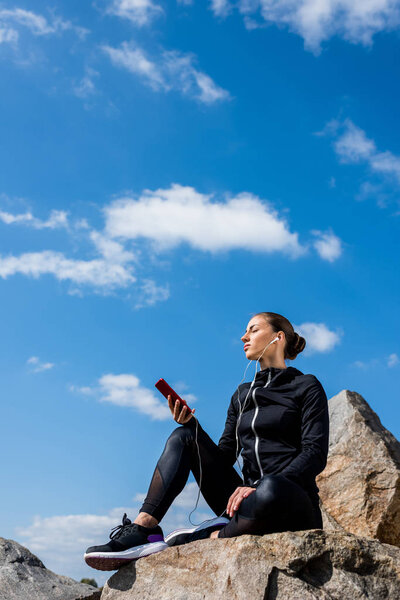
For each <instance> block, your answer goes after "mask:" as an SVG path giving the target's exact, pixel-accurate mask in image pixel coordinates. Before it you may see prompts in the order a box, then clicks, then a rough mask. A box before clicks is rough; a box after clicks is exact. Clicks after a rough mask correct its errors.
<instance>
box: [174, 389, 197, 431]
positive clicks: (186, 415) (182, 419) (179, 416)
mask: <svg viewBox="0 0 400 600" xmlns="http://www.w3.org/2000/svg"><path fill="white" fill-rule="evenodd" d="M180 405H181V403H180V402H179V400H176V402H175V404H174V401H173V400H172V396H171V395H169V396H168V406H169V409H170V411H171V413H172V416H173V417H174V421H176V422H177V423H179V425H184V424H185V423H187V422H188V421H190V419H191V418H192V416H193V413H194V411H195V410H196V409H195V408H193V410H192V411H191V412H190V410H189V409H188V408H187V406H186V405H185V404H184V405H183V407H182V410H181V409H180Z"/></svg>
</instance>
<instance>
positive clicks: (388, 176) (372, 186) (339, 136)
mask: <svg viewBox="0 0 400 600" xmlns="http://www.w3.org/2000/svg"><path fill="white" fill-rule="evenodd" d="M316 135H320V136H328V137H330V138H332V145H333V149H334V151H335V153H336V156H337V157H338V160H339V162H340V163H341V164H347V165H364V166H365V167H366V177H368V178H374V179H375V181H364V182H363V183H362V184H361V187H360V191H359V193H358V194H357V195H356V200H364V199H366V198H369V197H371V198H374V199H375V200H376V203H377V205H378V206H379V207H380V208H385V207H387V206H388V204H389V203H390V202H391V201H392V200H395V199H396V195H395V194H396V191H397V192H398V189H399V186H400V156H399V155H396V154H394V153H393V152H391V151H390V150H384V151H380V150H378V148H377V145H376V143H375V141H374V140H373V139H371V138H370V137H368V136H367V134H366V132H365V131H364V130H363V129H361V128H360V127H358V126H357V125H355V124H354V123H353V121H352V120H351V119H344V120H343V121H339V120H337V119H333V120H331V121H329V122H328V123H327V124H326V126H325V127H324V129H323V130H322V131H319V132H317V133H316Z"/></svg>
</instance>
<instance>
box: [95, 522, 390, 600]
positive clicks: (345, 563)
mask: <svg viewBox="0 0 400 600" xmlns="http://www.w3.org/2000/svg"><path fill="white" fill-rule="evenodd" d="M155 598H156V599H157V600H172V599H173V600H245V599H246V600H249V599H251V600H316V599H326V600H327V599H328V598H329V600H344V599H348V598H351V599H352V600H364V599H365V598H370V599H371V600H384V599H385V598H387V599H388V600H395V599H399V598H400V549H399V548H396V547H395V546H391V545H389V544H381V543H380V542H378V541H377V540H372V539H367V538H361V537H357V536H354V535H352V534H350V533H344V532H337V531H334V532H333V531H332V532H326V531H323V530H320V529H312V530H309V531H300V532H285V533H274V534H270V535H264V536H250V535H243V536H240V537H237V538H231V539H218V540H210V539H207V540H200V541H197V542H192V543H191V544H187V545H184V546H176V547H172V548H168V549H167V550H164V551H163V552H160V553H158V554H153V555H152V556H149V557H146V558H142V559H140V560H139V561H137V563H136V564H135V563H130V564H128V565H126V566H124V567H122V568H121V569H120V570H119V571H118V572H117V573H115V574H114V575H113V576H112V577H111V578H110V579H109V580H108V582H107V583H106V585H105V586H104V589H103V593H102V595H101V600H139V599H140V600H154V599H155Z"/></svg>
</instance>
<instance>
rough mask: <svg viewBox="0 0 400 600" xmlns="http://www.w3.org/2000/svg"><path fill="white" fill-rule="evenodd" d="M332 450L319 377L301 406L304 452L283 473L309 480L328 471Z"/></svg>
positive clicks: (324, 396)
mask: <svg viewBox="0 0 400 600" xmlns="http://www.w3.org/2000/svg"><path fill="white" fill-rule="evenodd" d="M328 448H329V413H328V400H327V397H326V394H325V390H324V388H323V387H322V385H321V383H320V382H319V381H318V379H317V378H316V377H313V382H312V384H311V385H310V387H309V388H308V389H307V391H306V392H305V395H304V398H303V403H302V406H301V450H300V453H299V454H298V455H297V456H296V457H295V458H294V459H293V460H292V462H291V463H290V464H289V465H288V466H287V467H286V468H285V469H284V470H283V471H281V472H280V475H284V476H285V477H288V478H289V479H294V480H295V481H296V480H300V482H305V481H307V480H308V481H309V480H310V478H315V477H316V476H317V475H318V473H321V471H323V470H324V468H325V465H326V460H327V456H328Z"/></svg>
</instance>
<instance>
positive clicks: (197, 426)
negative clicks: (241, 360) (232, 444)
mask: <svg viewBox="0 0 400 600" xmlns="http://www.w3.org/2000/svg"><path fill="white" fill-rule="evenodd" d="M277 340H279V337H276V338H275V339H273V340H272V341H271V342H269V344H267V345H266V346H265V348H264V350H263V351H262V353H261V354H260V356H259V357H258V358H257V360H256V366H255V372H254V377H253V381H252V382H251V384H250V387H249V391H248V392H247V394H246V398H245V400H244V403H243V406H242V404H241V402H240V391H239V387H240V386H241V384H242V383H243V381H244V379H245V377H246V373H247V369H248V368H249V366H250V365H251V361H250V362H249V364H248V365H247V367H246V369H245V371H244V374H243V378H242V380H241V382H240V383H239V385H238V387H237V392H238V395H237V401H238V406H239V415H238V418H237V421H236V430H235V434H236V452H235V455H236V458H235V461H236V463H237V465H238V467H239V470H240V473H241V477H242V481H243V484H244V476H243V472H242V469H241V466H240V464H239V460H238V457H239V454H240V452H239V435H238V429H239V425H240V421H241V419H242V415H243V412H244V410H245V408H246V405H247V400H248V397H249V395H250V392H251V390H252V389H253V385H254V383H255V380H256V377H257V372H258V371H257V365H259V364H260V359H261V357H262V356H263V354H264V352H265V351H266V349H267V348H268V347H269V346H270V345H271V344H273V343H274V342H276V341H277ZM268 383H270V378H269V380H268ZM192 419H195V420H196V436H195V442H196V446H197V455H198V457H199V470H200V475H199V490H198V493H197V499H196V504H195V507H194V508H193V510H192V511H191V512H190V513H189V521H190V523H191V524H192V525H195V526H198V525H201V524H202V523H206V522H207V521H211V520H213V519H215V517H212V518H211V519H205V520H204V521H201V523H193V521H192V520H191V516H192V514H193V513H194V512H195V510H196V509H197V505H198V503H199V498H200V492H201V484H202V481H203V469H202V466H201V457H200V448H199V444H198V441H197V436H198V428H199V422H198V420H197V419H196V417H195V416H194V415H193V417H192ZM224 513H225V509H224V510H223V512H222V513H221V514H220V515H218V517H222V515H223V514H224Z"/></svg>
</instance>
